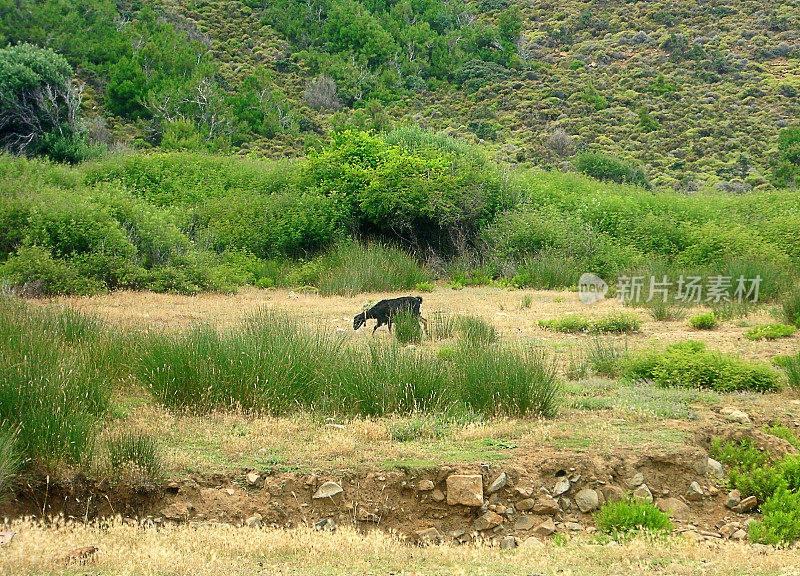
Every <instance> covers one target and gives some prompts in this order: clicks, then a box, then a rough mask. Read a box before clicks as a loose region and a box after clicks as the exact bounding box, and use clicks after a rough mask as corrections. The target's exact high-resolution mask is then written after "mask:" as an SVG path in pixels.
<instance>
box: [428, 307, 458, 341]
mask: <svg viewBox="0 0 800 576" xmlns="http://www.w3.org/2000/svg"><path fill="white" fill-rule="evenodd" d="M456 324H457V319H456V318H455V317H454V316H453V315H451V314H450V313H449V312H445V311H443V310H434V311H433V313H432V314H431V315H430V316H429V317H428V336H429V337H430V339H431V340H447V339H448V338H452V336H453V334H454V333H455V330H456Z"/></svg>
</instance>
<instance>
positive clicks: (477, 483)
mask: <svg viewBox="0 0 800 576" xmlns="http://www.w3.org/2000/svg"><path fill="white" fill-rule="evenodd" d="M447 503H448V504H450V505H451V506H454V505H456V504H462V505H464V506H483V478H482V477H481V476H480V475H479V474H451V475H450V476H448V477H447Z"/></svg>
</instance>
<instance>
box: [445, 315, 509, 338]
mask: <svg viewBox="0 0 800 576" xmlns="http://www.w3.org/2000/svg"><path fill="white" fill-rule="evenodd" d="M456 329H457V330H458V333H459V335H460V337H461V339H463V340H464V341H465V342H468V343H470V344H473V345H488V344H492V343H494V342H497V339H498V338H499V337H500V336H499V335H498V333H497V330H496V329H495V327H494V326H492V325H491V324H489V323H488V322H487V321H486V320H484V319H483V318H478V317H477V316H458V317H457V318H456Z"/></svg>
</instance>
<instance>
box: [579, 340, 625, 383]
mask: <svg viewBox="0 0 800 576" xmlns="http://www.w3.org/2000/svg"><path fill="white" fill-rule="evenodd" d="M627 356H628V344H627V342H625V343H624V344H623V345H622V346H620V345H618V344H617V343H616V342H614V341H613V340H606V339H601V338H595V339H594V341H593V342H592V344H591V346H590V347H589V351H588V352H587V354H586V362H587V364H588V365H589V367H590V368H591V369H592V371H593V372H594V373H595V374H597V375H598V376H603V377H605V378H617V377H618V376H619V375H620V373H621V371H622V362H623V360H624V359H625V358H626V357H627Z"/></svg>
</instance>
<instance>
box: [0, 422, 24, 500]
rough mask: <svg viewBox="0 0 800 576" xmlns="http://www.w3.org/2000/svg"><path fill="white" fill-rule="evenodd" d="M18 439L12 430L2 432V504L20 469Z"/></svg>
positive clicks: (0, 432)
mask: <svg viewBox="0 0 800 576" xmlns="http://www.w3.org/2000/svg"><path fill="white" fill-rule="evenodd" d="M15 445H16V438H15V434H14V433H12V432H11V431H10V430H0V502H2V501H3V495H4V494H5V493H6V492H7V491H8V490H9V489H10V488H11V485H12V482H13V479H14V475H15V474H16V472H17V469H18V468H19V464H20V462H19V458H18V457H17V454H16V451H15Z"/></svg>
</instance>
